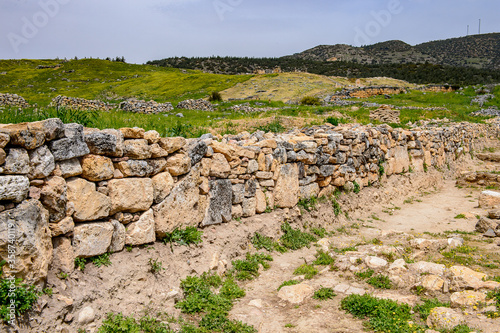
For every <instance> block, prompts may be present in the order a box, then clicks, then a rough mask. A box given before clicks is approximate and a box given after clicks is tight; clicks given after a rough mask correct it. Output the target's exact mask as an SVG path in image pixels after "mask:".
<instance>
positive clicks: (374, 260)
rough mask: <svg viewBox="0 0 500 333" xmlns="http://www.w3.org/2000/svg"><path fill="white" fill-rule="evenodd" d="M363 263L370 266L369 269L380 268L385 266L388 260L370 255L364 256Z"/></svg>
mask: <svg viewBox="0 0 500 333" xmlns="http://www.w3.org/2000/svg"><path fill="white" fill-rule="evenodd" d="M365 264H366V266H368V267H370V268H371V269H374V270H376V269H380V268H383V267H385V266H387V264H388V262H387V260H385V259H382V258H379V257H372V256H368V257H366V258H365Z"/></svg>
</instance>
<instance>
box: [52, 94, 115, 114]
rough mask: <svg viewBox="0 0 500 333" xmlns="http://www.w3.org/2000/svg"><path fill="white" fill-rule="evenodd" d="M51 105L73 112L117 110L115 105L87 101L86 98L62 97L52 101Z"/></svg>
mask: <svg viewBox="0 0 500 333" xmlns="http://www.w3.org/2000/svg"><path fill="white" fill-rule="evenodd" d="M51 105H52V106H55V107H64V108H67V109H71V110H97V111H110V110H112V109H114V108H115V105H114V104H109V103H104V102H102V101H99V100H87V99H84V98H77V97H66V96H61V95H59V96H57V97H55V98H54V99H52V103H51Z"/></svg>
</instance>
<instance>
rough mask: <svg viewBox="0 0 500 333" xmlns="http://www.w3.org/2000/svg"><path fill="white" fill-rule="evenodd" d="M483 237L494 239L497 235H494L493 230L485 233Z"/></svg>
mask: <svg viewBox="0 0 500 333" xmlns="http://www.w3.org/2000/svg"><path fill="white" fill-rule="evenodd" d="M483 236H484V237H486V238H495V237H497V234H496V232H495V231H494V230H493V229H488V231H486V232H485V233H484V234H483Z"/></svg>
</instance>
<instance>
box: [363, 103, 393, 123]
mask: <svg viewBox="0 0 500 333" xmlns="http://www.w3.org/2000/svg"><path fill="white" fill-rule="evenodd" d="M400 115H401V111H399V110H394V109H392V108H391V107H390V106H389V105H382V106H381V107H379V108H378V109H376V110H373V111H370V120H372V121H379V122H381V123H389V124H399V123H400V122H401V120H400V119H399V116H400Z"/></svg>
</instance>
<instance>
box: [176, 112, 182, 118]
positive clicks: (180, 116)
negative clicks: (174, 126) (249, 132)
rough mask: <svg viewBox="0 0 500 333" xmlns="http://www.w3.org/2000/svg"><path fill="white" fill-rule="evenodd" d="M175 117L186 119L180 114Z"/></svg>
mask: <svg viewBox="0 0 500 333" xmlns="http://www.w3.org/2000/svg"><path fill="white" fill-rule="evenodd" d="M175 116H176V117H178V118H184V115H183V114H182V113H180V112H179V113H178V114H176V115H175Z"/></svg>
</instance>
